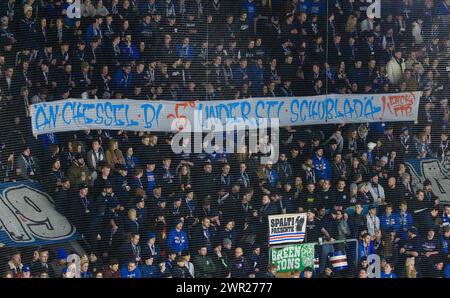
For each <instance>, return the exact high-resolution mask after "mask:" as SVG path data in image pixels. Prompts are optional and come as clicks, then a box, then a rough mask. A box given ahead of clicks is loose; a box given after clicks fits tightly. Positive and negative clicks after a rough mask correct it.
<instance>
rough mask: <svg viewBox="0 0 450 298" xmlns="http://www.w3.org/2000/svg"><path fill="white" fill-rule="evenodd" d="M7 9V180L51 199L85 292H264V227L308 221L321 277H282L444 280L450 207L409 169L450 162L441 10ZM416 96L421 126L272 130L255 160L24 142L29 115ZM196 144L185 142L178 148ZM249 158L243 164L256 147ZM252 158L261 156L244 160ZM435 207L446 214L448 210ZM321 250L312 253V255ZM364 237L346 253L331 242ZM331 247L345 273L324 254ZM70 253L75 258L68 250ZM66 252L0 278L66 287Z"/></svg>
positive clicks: (314, 4) (190, 1) (2, 33)
mask: <svg viewBox="0 0 450 298" xmlns="http://www.w3.org/2000/svg"><path fill="white" fill-rule="evenodd" d="M369 5H370V3H369V2H368V1H366V0H329V1H325V0H287V1H286V0H239V1H238V0H233V1H231V0H230V1H224V0H103V1H102V0H84V1H82V7H81V18H80V19H71V18H69V17H68V16H67V15H66V13H67V10H66V9H67V8H68V7H69V3H67V2H66V1H62V0H52V1H50V0H47V1H46V0H3V1H1V3H0V18H1V24H0V90H1V91H0V96H1V101H0V123H1V124H0V125H1V126H0V127H1V128H2V129H1V131H0V140H1V144H2V145H1V154H2V156H1V166H0V175H1V178H2V181H5V182H11V181H21V180H32V181H36V182H39V183H41V184H43V185H45V187H46V189H47V191H48V192H49V193H50V194H51V195H52V196H53V198H54V201H55V205H56V209H57V210H58V212H60V213H61V214H63V215H65V216H66V217H67V218H68V219H69V220H70V221H71V222H72V223H73V224H74V225H75V226H76V228H77V230H78V231H79V233H80V235H82V239H83V240H82V241H81V242H82V245H83V248H84V249H85V251H86V252H87V253H88V255H87V256H82V257H81V274H80V275H81V277H82V278H93V277H113V278H119V277H122V278H138V277H174V278H188V277H197V278H199V277H200V278H201V277H263V278H266V277H274V276H275V272H276V267H275V266H274V265H273V264H270V263H269V260H268V244H267V231H268V222H267V217H268V216H269V215H274V214H282V213H295V212H307V226H306V227H307V230H306V240H305V241H306V242H319V240H320V241H322V239H323V243H324V244H323V245H318V246H317V251H316V252H317V255H318V257H319V260H320V261H319V268H317V269H314V268H307V269H305V271H304V272H294V273H293V274H292V276H293V277H342V276H346V277H366V276H367V272H366V269H367V267H368V263H367V256H368V255H370V254H374V253H375V254H378V255H379V256H380V257H381V259H382V274H381V275H382V277H384V278H393V277H408V278H416V277H444V276H445V277H449V276H450V265H449V261H450V259H449V258H450V252H449V243H450V205H449V203H448V202H449V198H448V197H447V198H439V197H438V196H436V195H435V194H434V191H435V190H433V185H432V183H431V182H430V181H425V182H424V183H423V185H420V187H419V186H418V185H414V186H413V185H412V179H411V174H410V173H409V172H408V171H409V170H408V167H406V166H405V161H406V160H407V159H424V158H438V159H442V160H444V159H445V158H447V157H448V156H450V140H449V135H448V134H449V116H448V110H449V108H448V96H449V91H450V89H449V87H450V81H449V79H450V62H449V61H450V58H449V57H450V35H449V29H450V0H434V1H433V0H384V1H382V6H381V8H382V11H381V14H382V18H380V19H373V18H368V17H367V13H366V10H367V7H368V6H369ZM416 90H422V91H423V96H422V98H421V99H420V112H419V119H418V121H417V122H405V123H399V122H396V123H372V124H365V123H363V124H357V125H355V124H340V125H326V124H324V125H318V126H306V127H305V126H303V127H284V128H281V137H280V144H279V145H280V157H279V160H278V162H277V163H274V164H271V163H269V164H266V165H260V163H259V158H260V155H259V154H257V153H248V152H247V150H245V148H241V149H242V153H236V154H229V153H226V152H225V150H222V148H220V147H217V150H216V152H215V153H213V154H206V153H201V154H192V153H183V154H177V155H176V154H173V153H172V150H171V138H172V137H173V135H172V134H170V133H153V132H149V133H144V132H140V133H134V132H127V131H100V130H97V131H92V130H86V131H73V132H69V133H68V132H65V133H55V134H53V133H50V134H44V135H39V136H34V135H33V134H32V131H31V124H30V110H29V108H30V105H31V104H34V103H38V102H46V101H47V102H48V101H54V100H59V99H67V98H71V97H73V98H86V99H97V98H98V99H121V98H129V99H135V100H171V101H187V100H200V101H203V100H220V99H243V98H250V97H268V98H270V97H282V96H307V95H321V94H327V93H341V94H350V93H368V94H370V93H393V92H409V91H416ZM185 145H187V146H188V145H190V144H185ZM250 149H251V148H250ZM254 152H255V151H254ZM441 200H442V201H446V202H447V203H444V202H442V201H441ZM319 238H320V239H319ZM345 239H357V240H358V242H359V245H358V249H356V246H351V245H349V244H347V245H345V244H344V247H342V244H340V245H341V246H339V244H338V245H332V244H327V243H329V242H332V241H334V240H345ZM337 246H339V247H340V249H341V250H343V251H345V252H346V254H347V257H348V260H349V264H351V263H352V262H355V264H356V266H355V267H353V266H351V265H349V266H348V267H349V268H348V269H346V270H342V271H336V270H334V269H333V267H332V266H331V264H330V262H328V254H329V253H332V252H333V251H334V250H335V249H338V248H337ZM70 253H71V252H70ZM67 256H68V252H67V251H66V250H65V249H62V248H61V249H57V250H50V251H49V250H48V249H46V248H43V247H42V248H39V249H36V250H35V251H34V253H33V254H30V255H28V254H25V253H22V252H21V250H20V249H19V250H15V251H12V252H11V253H10V254H9V256H8V257H10V259H9V260H8V261H7V264H2V266H3V267H5V268H4V269H5V270H4V272H3V273H4V276H5V277H30V276H31V277H38V278H44V277H67V276H68V273H67V272H69V271H68V270H67V267H68V265H69V264H67V262H66V259H67Z"/></svg>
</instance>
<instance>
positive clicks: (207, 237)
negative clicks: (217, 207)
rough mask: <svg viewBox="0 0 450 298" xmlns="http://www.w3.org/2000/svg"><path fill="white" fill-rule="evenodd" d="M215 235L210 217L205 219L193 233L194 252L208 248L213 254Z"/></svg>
mask: <svg viewBox="0 0 450 298" xmlns="http://www.w3.org/2000/svg"><path fill="white" fill-rule="evenodd" d="M213 237H214V235H213V233H212V230H211V222H210V220H209V218H208V217H204V218H203V220H202V224H201V225H200V226H199V227H196V228H195V229H194V230H193V231H192V233H191V246H192V248H193V249H194V250H199V249H200V248H201V247H206V248H207V249H208V252H212V250H213V246H212V240H213Z"/></svg>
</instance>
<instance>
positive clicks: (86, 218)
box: [69, 184, 94, 237]
mask: <svg viewBox="0 0 450 298" xmlns="http://www.w3.org/2000/svg"><path fill="white" fill-rule="evenodd" d="M88 193H89V189H88V186H87V185H86V184H80V186H79V193H78V195H77V196H76V197H75V198H74V200H73V201H72V204H71V208H70V213H69V219H70V220H71V221H72V222H73V223H74V225H75V227H76V228H77V230H78V231H79V232H80V233H81V234H82V235H84V236H85V237H88V233H89V232H90V231H89V228H90V224H91V223H92V220H93V214H94V212H93V211H94V202H93V201H92V200H91V199H90V198H89V196H88Z"/></svg>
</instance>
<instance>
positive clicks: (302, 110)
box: [31, 92, 421, 134]
mask: <svg viewBox="0 0 450 298" xmlns="http://www.w3.org/2000/svg"><path fill="white" fill-rule="evenodd" d="M420 96H421V92H411V93H397V94H370V95H367V94H366V95H358V94H330V95H323V96H311V97H298V98H297V97H280V98H252V99H241V100H227V101H195V102H194V101H189V102H188V101H183V102H173V101H138V100H125V99H124V100H83V99H68V100H61V101H54V102H46V103H39V104H34V105H32V106H31V114H32V127H33V133H36V134H44V133H50V132H61V131H73V130H85V129H110V130H130V131H173V130H174V128H176V127H178V128H180V127H181V128H182V127H185V126H186V124H187V122H188V121H189V120H191V121H193V119H194V114H195V112H196V111H198V112H201V114H202V120H201V121H200V122H202V123H200V124H202V125H204V122H206V121H207V120H208V119H212V118H215V119H220V120H221V122H222V123H223V124H224V125H225V124H226V123H229V122H230V121H231V122H232V121H237V122H239V121H242V120H252V119H253V120H254V119H259V118H279V119H280V125H281V126H297V125H312V124H324V123H329V124H330V123H344V122H346V123H358V122H378V121H415V120H416V119H417V114H418V109H419V99H420ZM174 121H175V122H174Z"/></svg>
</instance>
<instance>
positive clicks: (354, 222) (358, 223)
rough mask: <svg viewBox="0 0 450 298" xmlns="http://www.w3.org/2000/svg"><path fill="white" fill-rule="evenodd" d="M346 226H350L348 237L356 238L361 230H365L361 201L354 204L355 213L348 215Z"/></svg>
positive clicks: (365, 223) (364, 217) (365, 224)
mask: <svg viewBox="0 0 450 298" xmlns="http://www.w3.org/2000/svg"><path fill="white" fill-rule="evenodd" d="M347 222H348V226H349V228H350V233H351V234H350V236H349V237H350V238H356V239H358V238H359V237H360V235H361V232H362V231H364V230H367V222H366V216H365V215H363V205H362V203H361V202H357V203H356V204H355V213H353V214H350V215H349V217H348V220H347Z"/></svg>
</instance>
